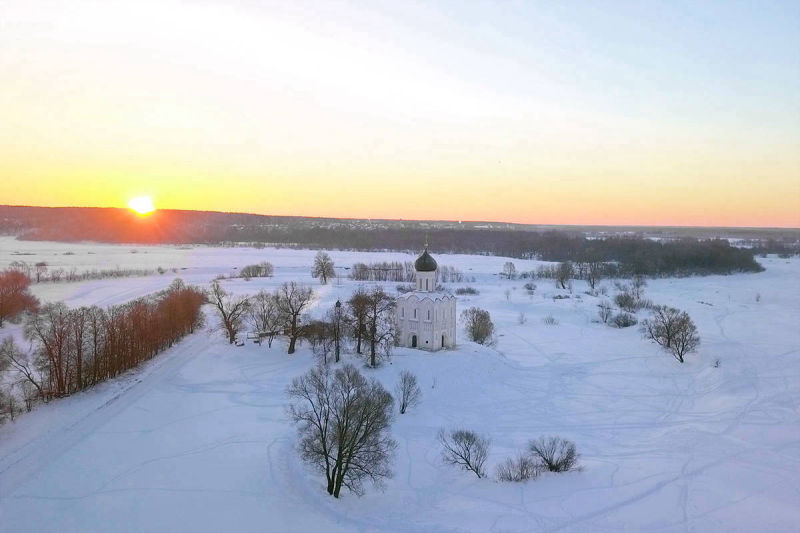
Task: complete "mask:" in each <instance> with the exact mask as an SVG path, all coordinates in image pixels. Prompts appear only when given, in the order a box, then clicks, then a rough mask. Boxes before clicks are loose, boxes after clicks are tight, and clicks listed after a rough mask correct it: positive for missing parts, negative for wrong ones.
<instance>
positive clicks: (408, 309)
mask: <svg viewBox="0 0 800 533" xmlns="http://www.w3.org/2000/svg"><path fill="white" fill-rule="evenodd" d="M414 270H415V271H416V272H415V276H414V277H415V278H416V279H415V280H414V281H415V283H416V286H415V290H414V291H412V292H407V293H405V294H401V295H400V296H399V297H398V298H397V309H396V311H395V312H396V315H395V319H396V324H397V339H398V344H399V345H400V346H405V347H407V348H419V349H422V350H430V351H437V350H441V349H443V348H452V347H453V346H455V344H456V297H455V296H453V295H452V294H449V293H446V292H444V291H440V290H437V288H436V278H437V275H436V274H437V270H438V266H437V265H436V260H434V259H433V257H431V255H430V254H429V253H428V245H427V244H426V245H425V251H424V252H422V255H420V256H419V257H418V258H417V260H416V262H415V263H414Z"/></svg>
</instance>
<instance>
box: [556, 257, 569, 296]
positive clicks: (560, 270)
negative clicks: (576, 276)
mask: <svg viewBox="0 0 800 533" xmlns="http://www.w3.org/2000/svg"><path fill="white" fill-rule="evenodd" d="M555 274H556V286H557V287H561V288H562V289H566V288H567V285H568V283H569V281H570V280H571V279H572V276H573V268H572V262H570V261H564V262H563V263H560V264H559V265H558V267H557V268H556V273H555Z"/></svg>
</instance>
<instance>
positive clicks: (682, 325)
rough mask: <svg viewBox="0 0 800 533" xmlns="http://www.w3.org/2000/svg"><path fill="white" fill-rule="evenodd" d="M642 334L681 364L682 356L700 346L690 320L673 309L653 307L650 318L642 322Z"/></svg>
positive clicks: (686, 315) (695, 329) (683, 312)
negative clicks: (668, 352) (667, 351)
mask: <svg viewBox="0 0 800 533" xmlns="http://www.w3.org/2000/svg"><path fill="white" fill-rule="evenodd" d="M642 332H643V333H644V336H645V338H648V339H650V340H652V341H653V342H655V343H656V344H658V345H660V346H662V347H663V348H664V349H666V350H669V351H670V352H672V355H673V356H674V357H675V359H677V360H678V361H680V362H681V363H683V356H684V355H685V354H687V353H689V352H691V351H693V350H695V349H696V348H697V346H698V345H699V344H700V337H698V336H697V327H696V326H695V325H694V322H692V319H691V318H690V317H689V315H688V314H687V313H686V311H680V310H678V309H675V308H674V307H667V306H657V307H655V308H654V309H653V314H652V316H651V317H650V318H648V319H646V320H644V321H643V322H642Z"/></svg>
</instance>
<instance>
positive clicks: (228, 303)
mask: <svg viewBox="0 0 800 533" xmlns="http://www.w3.org/2000/svg"><path fill="white" fill-rule="evenodd" d="M208 300H209V302H210V303H211V305H213V306H214V307H215V308H216V310H217V314H219V318H220V322H221V323H222V327H223V328H224V329H225V334H226V336H227V337H228V342H229V343H230V344H233V343H235V342H236V336H237V335H238V334H239V332H240V331H241V330H242V324H243V321H244V318H245V316H246V313H247V311H248V310H249V308H250V301H249V299H248V298H247V297H245V296H239V297H234V296H232V295H231V294H229V293H228V292H227V291H225V289H223V288H222V285H220V283H219V281H218V280H214V281H212V282H211V290H209V292H208Z"/></svg>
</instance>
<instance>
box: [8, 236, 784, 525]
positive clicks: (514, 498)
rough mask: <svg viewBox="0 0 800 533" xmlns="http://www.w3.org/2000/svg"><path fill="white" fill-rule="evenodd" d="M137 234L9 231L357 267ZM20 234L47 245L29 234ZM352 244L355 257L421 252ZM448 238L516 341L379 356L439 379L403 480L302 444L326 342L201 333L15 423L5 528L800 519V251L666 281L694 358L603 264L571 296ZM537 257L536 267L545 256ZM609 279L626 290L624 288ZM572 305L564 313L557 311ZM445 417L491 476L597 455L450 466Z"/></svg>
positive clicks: (403, 438)
mask: <svg viewBox="0 0 800 533" xmlns="http://www.w3.org/2000/svg"><path fill="white" fill-rule="evenodd" d="M10 245H13V246H16V247H17V248H11V247H10ZM131 248H133V247H129V246H125V247H114V246H106V245H94V244H81V245H74V246H73V245H70V244H60V243H59V244H55V243H18V242H17V241H6V240H2V239H0V268H2V267H3V266H4V263H3V261H6V263H7V262H10V261H11V260H14V259H15V258H16V259H23V260H26V261H28V262H35V261H34V259H35V260H45V261H48V262H50V261H53V262H55V261H56V260H60V261H64V262H65V263H66V262H68V261H78V260H80V261H83V263H81V264H82V265H84V266H85V267H86V268H100V266H98V265H102V264H106V265H109V264H110V266H108V268H110V267H114V266H118V265H119V266H121V267H122V268H155V267H156V266H159V265H161V266H163V267H164V268H178V269H181V268H185V270H180V271H179V272H180V273H181V274H180V275H181V277H183V278H184V279H185V281H187V283H197V284H206V283H207V282H208V281H210V280H211V279H212V278H213V277H214V276H215V275H217V274H220V273H230V272H233V271H234V270H233V267H234V266H238V267H241V266H244V265H246V264H251V263H256V262H259V261H263V260H267V261H270V262H272V263H273V264H274V265H275V267H276V275H275V277H274V278H270V279H253V280H251V281H249V282H247V281H244V280H229V281H225V282H224V285H225V287H226V288H227V289H229V290H231V291H232V292H235V293H241V294H244V293H253V292H256V291H257V290H258V289H260V288H273V287H275V286H277V285H279V284H280V283H282V282H283V281H286V280H289V279H296V280H298V281H303V282H306V283H309V284H312V283H313V284H314V287H315V288H316V289H317V290H318V294H319V300H318V303H317V305H316V308H315V310H314V312H315V313H321V312H323V311H324V310H325V309H327V308H328V307H330V306H331V305H332V304H333V302H334V301H335V300H336V298H346V297H347V296H348V295H349V294H350V292H352V290H353V289H354V288H355V287H356V286H357V285H358V284H357V283H354V282H350V281H347V280H343V281H342V283H341V285H340V286H337V284H336V283H335V282H333V283H331V284H329V285H327V286H325V287H320V286H319V285H318V283H317V282H316V281H315V280H312V279H311V278H310V276H309V274H308V271H309V269H310V265H311V262H312V259H313V255H314V254H315V252H314V251H305V250H274V249H264V250H254V249H247V248H242V249H240V248H208V247H195V248H192V249H188V250H186V249H178V248H173V247H140V246H136V247H135V248H136V249H138V252H137V253H136V254H130V253H129V250H130V249H131ZM17 249H20V250H23V252H24V253H34V254H36V256H13V257H12V256H11V255H10V253H11V252H8V250H17ZM66 250H74V253H75V255H68V256H64V255H63V253H64V251H66ZM91 251H94V252H95V253H93V254H89V253H88V252H91ZM82 252H86V253H85V254H83V253H82ZM145 252H146V253H145ZM330 253H331V256H332V257H333V259H334V261H335V262H336V264H337V265H340V266H350V265H352V263H354V262H356V261H370V262H371V261H377V260H384V259H399V260H410V259H413V257H414V256H413V255H409V254H396V253H357V252H330ZM48 254H50V255H48ZM434 255H435V257H436V258H437V261H439V263H440V264H448V265H453V266H456V267H458V268H460V269H461V270H463V271H465V273H467V274H468V275H474V276H475V277H476V282H475V283H474V284H470V285H472V286H474V287H475V288H477V289H478V290H479V291H480V294H478V295H475V296H465V297H460V298H459V304H458V305H459V311H460V310H463V309H465V308H466V307H468V306H470V305H477V306H479V307H483V308H485V309H487V310H489V311H490V313H491V315H492V318H493V320H494V321H495V324H496V329H497V333H498V342H497V345H496V346H495V347H482V346H477V345H474V344H472V343H468V342H466V340H465V339H464V338H463V336H462V337H460V338H459V339H458V341H459V347H458V349H456V350H452V351H446V352H439V353H436V354H429V353H425V352H419V351H415V350H410V349H397V350H395V352H394V354H393V356H392V357H391V360H390V361H387V362H386V363H385V364H384V365H383V366H382V367H381V368H379V369H377V370H370V369H364V372H365V373H366V374H368V375H369V376H374V377H376V378H377V379H379V380H381V381H382V382H383V383H384V385H385V386H386V387H387V388H388V389H389V390H392V389H393V388H394V384H395V382H396V381H397V378H398V375H399V373H400V371H401V370H405V369H407V370H410V371H412V372H414V373H415V374H416V375H417V377H418V380H419V383H420V386H421V387H422V389H423V397H422V401H421V403H420V405H419V406H417V407H415V408H412V409H411V410H410V411H409V412H408V413H407V414H405V415H399V414H398V415H397V417H396V419H395V422H394V425H393V428H392V433H393V436H394V438H395V439H396V440H397V441H398V444H399V446H398V449H397V454H396V457H395V460H394V463H393V466H394V471H395V476H394V478H392V479H391V480H389V481H388V482H387V484H386V488H385V491H378V490H374V489H371V488H370V489H368V492H367V494H366V495H365V496H364V497H362V498H358V497H355V496H353V495H350V494H345V495H344V496H343V498H341V499H340V500H338V501H337V500H334V499H332V498H330V497H328V496H327V494H326V493H325V491H324V486H323V483H322V481H323V478H322V477H321V475H320V474H318V473H316V472H313V471H312V470H310V469H309V468H308V467H307V466H306V465H304V464H303V463H302V462H300V461H299V459H298V458H297V455H296V453H295V451H294V445H295V442H296V433H295V430H294V428H293V427H292V426H291V425H290V424H289V421H288V419H287V417H286V414H285V405H286V396H285V388H286V385H287V384H288V383H289V382H290V381H291V379H292V378H293V377H295V376H297V375H300V374H302V373H303V372H305V371H306V370H307V369H308V368H310V367H311V365H312V364H313V357H312V355H311V354H310V353H309V352H308V350H307V348H306V347H302V348H301V349H300V350H299V351H298V353H297V354H295V355H294V356H287V355H286V353H285V345H284V343H283V342H281V341H276V343H275V344H274V345H273V348H272V349H268V348H267V347H266V345H264V346H260V347H259V346H256V345H253V344H252V343H248V344H246V346H244V347H241V348H237V347H231V346H229V345H228V344H227V342H226V341H225V340H224V339H223V338H222V337H221V335H220V334H219V333H214V332H210V331H202V332H199V333H197V334H195V335H191V336H189V337H187V338H186V339H184V340H183V341H182V342H181V343H180V344H179V345H177V346H175V347H174V348H173V349H171V350H169V351H168V352H165V353H164V354H162V355H160V356H158V357H157V358H155V359H154V360H153V361H150V362H148V363H147V364H146V365H144V366H143V367H142V368H141V369H137V370H136V371H134V372H130V373H128V374H126V375H125V376H123V377H122V378H120V379H117V380H113V381H111V382H107V383H104V384H102V385H100V386H98V387H96V388H94V389H92V390H89V391H85V392H83V393H80V394H77V395H75V396H73V397H70V398H67V399H64V400H60V401H55V402H52V403H50V404H48V405H44V406H41V407H39V408H37V409H36V410H35V411H34V412H33V413H30V414H27V415H25V416H23V417H21V418H19V419H18V420H17V421H16V422H14V423H11V424H6V425H4V426H2V427H0V531H14V532H19V531H55V530H58V531H64V532H68V531H76V532H77V531H81V532H90V531H220V530H232V531H297V532H307V531H332V532H336V531H354V530H358V531H365V532H366V531H370V532H371V531H375V532H378V531H382V532H395V531H396V532H440V531H459V532H468V531H475V532H478V531H498V532H514V531H517V532H523V531H575V532H582V531H621V530H627V531H644V530H647V531H659V532H671V531H676V532H677V531H700V532H707V531H712V532H713V531H720V532H723V531H726V532H727V531H775V532H782V531H796V528H797V525H796V524H797V523H800V488H798V487H800V407H798V406H800V379H798V378H800V363H799V362H798V357H799V356H800V331H799V330H798V328H797V325H798V324H800V275H799V274H800V261H798V260H780V259H777V258H769V259H765V260H762V261H763V263H764V265H765V266H766V268H767V270H766V271H765V272H763V273H760V274H746V275H735V276H714V277H707V278H687V279H664V280H652V281H650V282H649V286H648V287H647V289H646V297H647V298H650V299H652V300H653V301H654V302H656V303H663V304H669V305H673V306H676V307H679V308H681V309H684V310H686V311H688V312H689V314H690V315H691V316H692V318H693V319H694V321H695V322H696V323H697V326H698V329H699V333H700V335H701V338H702V344H701V347H700V350H699V353H697V354H691V355H690V356H689V357H688V359H687V363H686V364H684V365H680V364H679V363H677V361H675V360H674V359H672V357H671V356H670V355H669V354H668V353H666V352H664V351H662V350H661V349H660V348H659V347H657V346H655V345H653V344H650V343H648V342H646V341H645V340H644V339H642V337H641V334H640V333H639V331H638V329H637V328H635V327H634V328H628V329H625V330H617V329H613V328H610V327H608V326H604V325H602V324H598V323H596V322H595V320H596V317H597V307H596V306H597V303H599V301H600V300H601V299H600V298H594V297H592V296H589V295H586V294H583V291H585V290H586V286H585V284H584V283H583V282H575V284H574V291H573V294H572V295H571V296H572V297H571V298H569V299H563V300H553V299H552V296H554V295H556V294H560V295H569V293H568V292H567V291H561V290H557V289H555V287H554V286H553V283H552V282H550V281H548V280H535V283H536V284H537V285H538V288H537V291H536V293H535V294H534V295H533V296H532V297H531V296H528V295H527V293H526V291H525V289H524V288H523V285H524V283H525V281H524V280H512V281H507V280H501V279H499V278H498V277H497V276H496V273H498V272H500V270H501V269H502V265H503V263H504V262H505V261H507V260H508V259H505V258H498V257H482V256H446V255H441V254H434ZM145 256H147V259H143V257H145ZM48 258H49V259H48ZM152 258H156V259H155V260H152ZM151 260H152V262H156V261H157V262H158V263H157V264H148V263H150V262H151ZM92 261H97V263H92ZM107 261H111V262H112V263H107ZM140 261H144V262H143V263H137V262H140ZM514 262H515V264H516V266H517V269H518V270H530V269H531V268H535V265H536V264H537V263H536V262H533V261H519V260H514ZM162 263H164V264H162ZM133 265H140V266H133ZM173 278H174V274H172V273H171V272H168V273H167V274H164V275H163V276H159V275H154V276H148V277H144V278H126V279H111V280H97V281H89V282H81V283H61V284H41V285H36V286H34V290H35V293H36V294H37V296H38V297H39V298H41V299H43V300H51V299H63V300H64V301H65V302H66V303H67V304H68V305H70V306H74V305H87V304H91V303H97V304H100V305H109V304H111V303H118V302H121V301H125V300H128V299H131V298H135V297H138V296H141V295H144V294H147V293H150V292H153V291H154V290H158V289H160V288H162V287H165V286H166V285H168V284H169V282H170V281H171V280H172V279H173ZM604 284H605V285H606V286H607V287H608V288H609V299H610V297H612V296H613V294H614V290H613V288H612V286H611V283H610V282H608V281H605V282H604ZM394 285H395V284H393V283H390V284H387V287H388V288H393V287H394ZM462 285H467V284H451V285H450V286H451V287H458V286H462ZM506 289H511V294H510V298H509V299H508V300H507V299H506V297H505V294H504V293H505V291H506ZM756 294H760V295H761V301H760V302H756ZM578 296H580V299H578V298H577V297H578ZM520 312H524V313H525V314H526V317H527V322H526V323H525V324H523V325H520V324H518V316H519V313H520ZM549 315H552V316H554V317H555V318H556V319H557V320H558V322H559V324H558V325H554V326H550V325H546V324H544V323H543V322H542V318H543V317H545V316H549ZM645 316H646V314H645V313H644V312H641V313H639V319H640V320H641V319H642V318H644V317H645ZM210 322H213V321H210ZM17 328H18V326H11V327H10V328H4V329H3V330H0V334H1V335H6V334H8V333H9V332H11V333H15V332H16V333H17V334H18V333H19V332H18V329H17ZM459 334H460V335H461V332H459ZM716 359H719V360H720V366H719V368H714V367H713V363H714V361H715V360H716ZM347 360H349V361H353V362H355V363H356V364H358V365H361V364H362V363H361V362H360V361H359V360H356V359H355V358H354V357H353V356H347ZM441 427H445V428H453V427H465V428H470V429H474V430H476V431H479V432H481V433H484V434H486V435H487V436H489V437H490V438H491V439H492V448H491V455H490V457H489V461H488V466H489V469H490V471H491V472H493V471H494V467H495V466H496V465H497V464H499V463H500V462H501V461H502V460H504V459H505V458H506V457H509V456H511V455H514V454H516V453H517V452H518V451H520V450H522V449H523V448H524V447H525V445H526V443H527V441H528V440H529V439H531V438H534V437H538V436H540V435H559V436H562V437H565V438H569V439H571V440H573V441H575V443H576V444H577V446H578V451H579V452H580V453H581V454H582V459H581V463H582V465H583V467H584V469H583V471H581V472H571V473H567V474H558V475H555V474H549V475H544V476H542V477H540V478H539V479H537V480H535V481H532V482H529V483H525V484H501V483H497V482H495V481H493V480H492V479H483V480H479V479H477V478H476V477H475V476H474V475H473V474H471V473H468V472H464V471H459V470H456V469H454V468H453V467H450V466H446V465H443V464H442V463H441V461H440V458H439V446H438V443H437V441H436V432H437V431H438V429H439V428H441Z"/></svg>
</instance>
